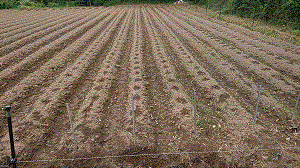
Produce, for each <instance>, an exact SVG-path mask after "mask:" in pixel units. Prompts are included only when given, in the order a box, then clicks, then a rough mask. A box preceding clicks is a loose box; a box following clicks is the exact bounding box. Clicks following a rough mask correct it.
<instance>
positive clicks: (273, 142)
mask: <svg viewBox="0 0 300 168" xmlns="http://www.w3.org/2000/svg"><path fill="white" fill-rule="evenodd" d="M156 16H159V15H156ZM160 18H169V17H163V16H161V17H160ZM171 23H173V22H171ZM173 27H174V29H173V32H176V31H175V30H181V29H180V28H176V27H175V26H173ZM179 32H180V31H179ZM184 33H185V32H182V31H181V34H184ZM168 37H170V36H168ZM182 41H186V40H185V39H183V40H182ZM192 43H193V42H192ZM194 43H195V42H194ZM207 67H208V66H207ZM262 120H263V122H264V123H262V125H263V127H265V124H266V123H265V120H264V118H262ZM272 122H274V121H271V122H269V123H267V125H268V127H265V128H264V129H260V130H261V131H263V132H264V133H263V134H261V133H259V132H256V135H255V139H254V140H255V141H256V140H257V141H259V143H256V142H253V143H248V142H249V138H250V139H251V138H254V137H252V136H249V135H248V137H246V138H243V139H242V141H244V142H246V144H248V145H249V147H251V148H253V147H258V148H278V147H281V146H284V147H293V146H294V144H293V143H292V142H288V141H286V140H285V139H283V138H277V137H278V133H276V132H269V129H272V128H274V125H273V124H271V123H272ZM256 128H257V127H256ZM277 132H278V131H277ZM263 135H268V136H263ZM280 135H282V134H280ZM271 136H272V137H271ZM258 137H260V138H258ZM274 137H275V139H274ZM285 137H288V136H285ZM278 141H282V142H281V144H282V145H281V146H278ZM283 144H284V145H283ZM265 154H266V153H265ZM287 155H290V154H287ZM242 156H243V157H245V154H243V155H242ZM294 158H296V157H294ZM285 161H287V160H286V159H285Z"/></svg>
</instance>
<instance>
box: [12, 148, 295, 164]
mask: <svg viewBox="0 0 300 168" xmlns="http://www.w3.org/2000/svg"><path fill="white" fill-rule="evenodd" d="M284 149H299V148H296V147H287V148H284ZM252 150H253V151H268V150H283V149H282V148H270V149H252ZM244 151H251V149H245V150H227V151H203V152H177V153H149V154H147V153H146V154H137V155H117V156H100V157H90V158H74V159H52V160H22V161H17V163H29V162H55V161H76V160H90V159H107V158H121V157H139V156H157V155H182V154H204V153H226V152H244Z"/></svg>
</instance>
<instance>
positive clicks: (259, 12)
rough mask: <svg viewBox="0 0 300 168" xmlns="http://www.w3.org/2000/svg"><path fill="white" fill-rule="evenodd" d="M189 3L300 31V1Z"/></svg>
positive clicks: (198, 0) (208, 0)
mask: <svg viewBox="0 0 300 168" xmlns="http://www.w3.org/2000/svg"><path fill="white" fill-rule="evenodd" d="M189 2H191V3H194V4H198V5H205V6H207V7H209V8H216V9H218V10H219V9H221V10H222V11H223V12H225V13H232V14H236V15H239V16H241V17H251V18H252V17H254V18H255V19H261V20H264V21H267V22H271V23H276V24H282V25H289V26H292V27H294V28H296V29H300V27H299V26H300V0H190V1H189Z"/></svg>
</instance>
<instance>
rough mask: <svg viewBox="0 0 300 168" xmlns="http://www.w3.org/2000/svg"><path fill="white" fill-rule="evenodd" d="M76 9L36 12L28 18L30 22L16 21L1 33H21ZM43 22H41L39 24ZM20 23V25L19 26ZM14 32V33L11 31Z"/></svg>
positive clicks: (71, 12)
mask: <svg viewBox="0 0 300 168" xmlns="http://www.w3.org/2000/svg"><path fill="white" fill-rule="evenodd" d="M80 11H84V10H79V12H80ZM77 12H78V10H75V11H68V10H62V11H59V12H55V13H46V14H45V15H42V16H41V15H38V14H37V16H38V17H37V18H36V19H34V18H32V19H30V20H32V22H25V23H23V22H22V23H20V24H19V23H18V22H15V24H16V25H14V26H12V27H10V28H5V29H4V30H5V31H6V32H5V33H4V32H3V35H5V34H7V35H15V34H17V33H21V32H26V31H28V30H30V29H34V28H37V27H38V26H43V24H45V23H49V21H51V20H54V19H58V18H60V16H68V15H70V14H73V13H77ZM86 12H90V11H86ZM26 17H27V18H31V17H32V15H30V16H26ZM41 23H43V24H41ZM20 25H22V27H21V26H20ZM12 32H14V33H12Z"/></svg>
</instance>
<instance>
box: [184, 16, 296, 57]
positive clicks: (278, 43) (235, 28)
mask: <svg viewBox="0 0 300 168" xmlns="http://www.w3.org/2000/svg"><path fill="white" fill-rule="evenodd" d="M183 11H185V12H186V13H191V14H193V15H194V16H198V17H201V18H202V17H203V16H202V15H199V14H197V13H195V12H192V11H191V10H189V11H187V10H183ZM206 19H207V20H209V21H210V22H212V23H213V24H214V25H220V26H222V27H223V28H229V29H230V31H232V32H234V33H239V34H241V35H244V36H246V39H254V40H259V41H260V42H262V43H265V44H266V45H271V46H275V47H278V48H282V49H283V50H284V51H285V52H292V53H293V54H300V47H299V46H296V45H294V44H291V43H289V42H286V41H282V40H279V39H276V38H274V37H270V36H267V35H265V34H262V33H260V32H256V31H251V30H249V29H247V28H244V27H241V26H239V25H235V24H232V23H227V22H225V21H221V20H217V19H214V18H210V17H206ZM262 47H263V46H262Z"/></svg>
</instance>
